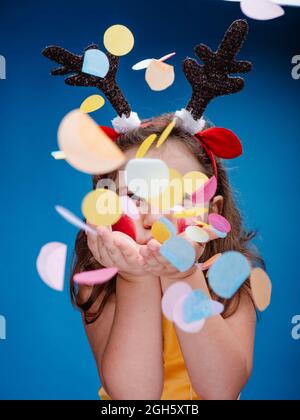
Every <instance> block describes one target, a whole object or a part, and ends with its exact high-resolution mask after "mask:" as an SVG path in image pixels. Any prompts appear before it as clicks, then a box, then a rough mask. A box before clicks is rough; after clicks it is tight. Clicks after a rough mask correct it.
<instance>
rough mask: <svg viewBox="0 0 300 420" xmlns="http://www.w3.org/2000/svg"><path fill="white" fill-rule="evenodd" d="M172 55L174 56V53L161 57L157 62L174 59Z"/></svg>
mask: <svg viewBox="0 0 300 420" xmlns="http://www.w3.org/2000/svg"><path fill="white" fill-rule="evenodd" d="M174 55H176V52H173V53H170V54H167V55H164V56H163V57H161V58H160V59H159V60H158V61H167V60H169V59H170V58H172V57H174Z"/></svg>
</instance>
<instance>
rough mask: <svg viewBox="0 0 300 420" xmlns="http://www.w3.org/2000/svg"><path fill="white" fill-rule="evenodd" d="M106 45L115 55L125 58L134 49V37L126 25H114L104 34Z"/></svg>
mask: <svg viewBox="0 0 300 420" xmlns="http://www.w3.org/2000/svg"><path fill="white" fill-rule="evenodd" d="M103 42H104V45H105V48H106V49H107V51H109V52H110V53H111V54H113V55H117V56H123V55H126V54H128V53H130V51H131V50H132V49H133V47H134V36H133V34H132V32H131V31H130V30H129V29H128V28H127V27H126V26H124V25H113V26H111V27H110V28H108V29H107V30H106V32H105V34H104V40H103Z"/></svg>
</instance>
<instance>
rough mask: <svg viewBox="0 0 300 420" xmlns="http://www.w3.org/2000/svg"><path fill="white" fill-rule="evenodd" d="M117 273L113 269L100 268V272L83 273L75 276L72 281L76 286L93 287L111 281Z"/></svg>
mask: <svg viewBox="0 0 300 420" xmlns="http://www.w3.org/2000/svg"><path fill="white" fill-rule="evenodd" d="M117 273H118V269H117V268H115V267H110V268H102V269H101V270H93V271H85V272H83V273H78V274H75V276H74V277H73V280H74V282H75V283H77V284H82V285H85V286H95V285H97V284H103V283H106V282H108V281H109V280H111V279H112V278H113V277H114V276H115V275H116V274H117Z"/></svg>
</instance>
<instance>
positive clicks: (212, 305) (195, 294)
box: [183, 289, 224, 324]
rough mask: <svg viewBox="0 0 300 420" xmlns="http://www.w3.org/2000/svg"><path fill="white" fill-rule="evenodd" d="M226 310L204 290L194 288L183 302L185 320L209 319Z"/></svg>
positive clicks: (188, 321)
mask: <svg viewBox="0 0 300 420" xmlns="http://www.w3.org/2000/svg"><path fill="white" fill-rule="evenodd" d="M223 311H224V306H223V305H222V304H221V303H219V302H215V301H213V300H211V299H210V298H209V297H208V296H207V295H206V294H205V293H204V292H203V291H202V290H200V289H197V290H193V291H192V292H191V293H189V295H188V296H187V297H186V299H185V300H184V302H183V320H184V322H186V323H188V324H190V323H192V322H196V321H201V320H203V319H208V318H210V317H212V316H215V315H219V314H221V313H222V312H223Z"/></svg>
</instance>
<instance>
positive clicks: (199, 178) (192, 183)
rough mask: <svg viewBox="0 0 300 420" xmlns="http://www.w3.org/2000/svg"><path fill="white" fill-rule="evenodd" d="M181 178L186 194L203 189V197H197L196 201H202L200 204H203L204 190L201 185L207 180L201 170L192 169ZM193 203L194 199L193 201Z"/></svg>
mask: <svg viewBox="0 0 300 420" xmlns="http://www.w3.org/2000/svg"><path fill="white" fill-rule="evenodd" d="M183 180H184V192H185V193H186V194H189V195H192V194H193V193H194V192H195V191H198V192H200V191H203V197H199V198H198V200H197V203H198V204H199V203H201V202H202V204H204V190H203V188H202V187H203V186H204V184H205V183H206V182H207V181H208V177H207V176H206V175H205V174H203V173H202V172H197V171H193V172H188V173H187V174H185V175H184V177H183ZM200 188H202V189H200ZM193 203H195V201H193Z"/></svg>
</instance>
